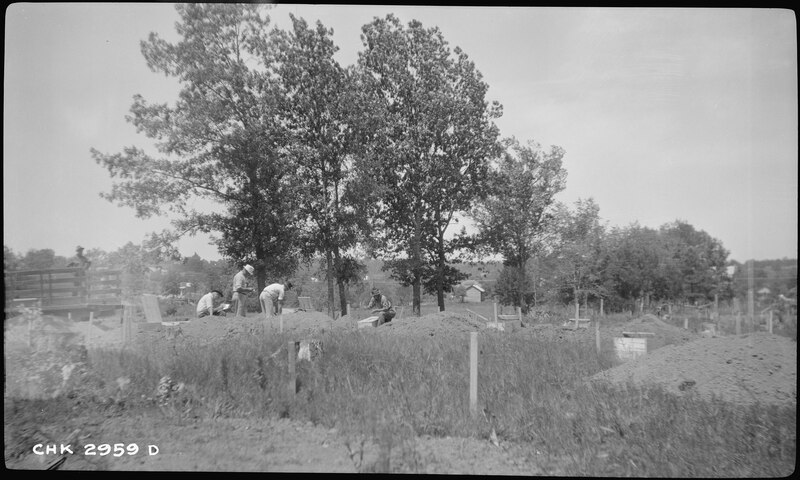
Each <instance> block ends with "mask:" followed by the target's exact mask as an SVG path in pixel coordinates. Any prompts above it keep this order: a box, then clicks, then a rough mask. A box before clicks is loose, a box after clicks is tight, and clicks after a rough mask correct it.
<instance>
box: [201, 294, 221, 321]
mask: <svg viewBox="0 0 800 480" xmlns="http://www.w3.org/2000/svg"><path fill="white" fill-rule="evenodd" d="M221 300H222V292H220V291H219V290H211V291H210V292H208V293H206V294H205V295H203V296H202V297H200V301H199V302H197V318H203V317H207V316H209V315H225V313H224V312H222V308H221V307H220V305H219V304H220V302H221Z"/></svg>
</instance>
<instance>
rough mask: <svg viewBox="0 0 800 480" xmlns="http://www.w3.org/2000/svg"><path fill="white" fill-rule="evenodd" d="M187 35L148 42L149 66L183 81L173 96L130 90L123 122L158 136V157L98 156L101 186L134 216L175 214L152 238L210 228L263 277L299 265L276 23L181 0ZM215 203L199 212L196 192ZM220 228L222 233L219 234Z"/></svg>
mask: <svg viewBox="0 0 800 480" xmlns="http://www.w3.org/2000/svg"><path fill="white" fill-rule="evenodd" d="M176 9H177V10H178V14H179V15H180V21H179V22H177V23H176V29H177V32H178V34H179V35H180V36H181V39H180V40H179V41H178V42H177V43H174V44H173V43H169V42H167V41H166V40H164V39H162V38H161V37H159V36H158V34H156V33H151V34H150V37H149V38H148V40H147V41H143V42H142V44H141V48H142V53H143V55H144V57H145V59H146V60H147V65H148V66H149V67H150V68H151V69H152V70H153V71H154V72H161V73H164V74H165V75H167V76H171V77H174V78H176V79H177V80H178V81H179V82H180V84H181V86H182V90H181V91H180V94H179V98H178V99H177V101H176V102H175V104H174V105H173V106H168V105H167V104H166V103H165V104H149V103H148V102H147V101H146V100H145V99H144V98H142V97H141V96H140V95H136V96H135V97H134V103H133V106H132V107H131V115H130V116H128V117H127V118H128V121H130V122H131V123H133V125H135V126H136V129H137V131H138V132H140V133H144V134H145V135H146V136H147V137H149V138H152V139H154V140H155V141H156V148H157V150H158V152H159V153H160V154H161V155H163V156H162V157H161V158H154V157H151V156H150V155H148V154H146V153H145V152H144V151H143V150H142V149H140V148H135V147H129V148H125V149H124V151H123V152H122V153H117V154H104V153H101V152H99V151H97V150H95V149H92V155H93V157H94V159H95V160H96V162H97V163H98V164H100V165H101V166H103V167H105V168H107V169H108V171H109V173H110V175H111V177H112V178H115V179H117V181H116V182H115V183H114V185H113V187H112V190H111V191H110V192H108V193H104V194H102V196H103V197H104V198H106V199H108V200H109V201H112V202H116V203H118V204H120V205H125V206H130V207H133V208H134V209H135V210H136V216H137V217H140V218H147V217H150V216H152V215H161V214H166V213H170V214H172V215H173V221H172V225H173V227H174V228H173V229H172V230H171V231H165V232H163V233H162V234H161V235H154V236H153V240H154V241H161V242H162V243H165V244H170V243H174V241H175V240H176V239H177V238H178V237H179V236H181V235H184V234H194V233H197V232H205V233H211V234H213V235H215V236H213V237H212V239H213V241H214V242H215V243H216V245H217V247H218V250H219V252H220V253H221V254H222V255H223V256H224V257H226V258H229V259H231V260H234V261H236V262H237V263H240V264H243V263H252V264H253V265H254V266H255V267H256V273H257V278H258V286H259V288H262V287H263V286H264V280H265V278H266V275H267V271H269V272H270V274H272V275H275V276H277V275H282V274H288V273H290V272H292V271H293V270H294V268H295V266H296V262H297V260H296V258H297V256H296V255H295V254H294V253H295V252H294V231H295V228H294V226H295V218H294V208H293V206H292V205H291V200H292V199H293V198H294V195H293V194H292V182H291V178H290V176H289V174H288V173H289V172H291V169H292V166H291V163H290V161H289V159H287V158H286V157H285V156H284V155H283V153H284V152H283V150H282V148H281V147H282V146H283V145H284V144H285V138H284V137H285V135H284V129H283V126H282V125H281V123H280V122H279V121H278V120H277V115H276V111H277V105H278V96H279V89H278V88H276V80H275V78H274V74H273V70H274V56H275V52H274V47H273V45H274V42H273V41H272V38H273V35H274V30H272V31H270V30H269V17H268V16H267V15H265V14H262V9H261V8H260V7H258V6H256V5H251V4H178V5H176ZM197 198H201V199H208V200H210V201H211V202H213V203H214V204H216V205H219V209H218V210H215V211H214V212H212V213H205V212H199V211H196V210H195V209H194V208H193V206H192V205H193V203H192V202H189V200H190V199H197ZM217 235H218V236H217Z"/></svg>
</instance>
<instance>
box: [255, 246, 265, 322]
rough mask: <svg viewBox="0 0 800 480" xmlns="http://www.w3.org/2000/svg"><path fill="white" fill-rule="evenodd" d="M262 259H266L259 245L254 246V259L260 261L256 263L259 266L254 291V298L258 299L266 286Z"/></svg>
mask: <svg viewBox="0 0 800 480" xmlns="http://www.w3.org/2000/svg"><path fill="white" fill-rule="evenodd" d="M264 257H266V255H265V254H264V249H263V248H262V247H261V246H260V245H259V244H256V259H257V260H261V262H258V263H259V264H261V265H258V266H257V268H256V291H255V295H256V297H258V295H260V294H261V292H262V291H263V290H264V287H266V286H267V272H266V269H265V268H264V265H263V264H262V262H263V261H264V260H265V258H264ZM258 303H259V307H258V308H259V310H260V309H261V302H258ZM261 313H264V312H261Z"/></svg>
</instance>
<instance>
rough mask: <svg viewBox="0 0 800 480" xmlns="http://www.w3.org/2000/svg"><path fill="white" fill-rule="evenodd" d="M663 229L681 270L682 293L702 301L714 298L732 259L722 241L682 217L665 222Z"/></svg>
mask: <svg viewBox="0 0 800 480" xmlns="http://www.w3.org/2000/svg"><path fill="white" fill-rule="evenodd" d="M660 232H661V235H662V236H663V237H664V239H665V241H666V242H667V248H668V249H669V251H670V253H671V256H672V260H673V261H674V262H675V264H676V265H677V267H678V269H679V272H680V276H681V282H680V289H681V297H682V298H684V299H686V300H689V301H692V302H694V301H700V302H701V303H702V302H704V301H706V300H710V299H712V298H713V296H714V294H715V293H718V288H719V287H720V286H721V283H722V279H723V276H724V272H725V266H726V264H727V261H728V251H727V250H726V249H725V248H724V247H723V246H722V242H720V241H719V240H717V239H716V238H713V237H712V236H711V235H709V234H708V233H706V232H705V231H703V230H697V229H695V228H694V227H693V226H692V225H690V224H689V223H688V222H685V221H682V220H676V221H675V222H672V223H668V224H666V225H663V226H662V227H661V229H660Z"/></svg>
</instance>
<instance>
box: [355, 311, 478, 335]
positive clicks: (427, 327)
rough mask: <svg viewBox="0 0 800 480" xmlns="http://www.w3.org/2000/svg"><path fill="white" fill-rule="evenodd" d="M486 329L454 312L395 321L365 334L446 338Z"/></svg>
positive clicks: (468, 317)
mask: <svg viewBox="0 0 800 480" xmlns="http://www.w3.org/2000/svg"><path fill="white" fill-rule="evenodd" d="M483 328H485V324H484V323H483V322H481V321H479V320H476V319H474V318H472V317H470V316H469V315H464V314H461V313H453V312H437V313H431V314H429V315H424V316H422V317H413V316H412V317H405V318H401V319H397V318H395V319H393V320H392V321H391V322H389V323H385V324H383V325H381V326H380V327H378V328H373V329H370V328H367V329H364V331H365V332H374V333H377V334H380V335H409V336H418V335H422V336H431V337H445V336H450V335H453V334H456V333H469V332H477V331H479V330H482V329H483Z"/></svg>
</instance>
